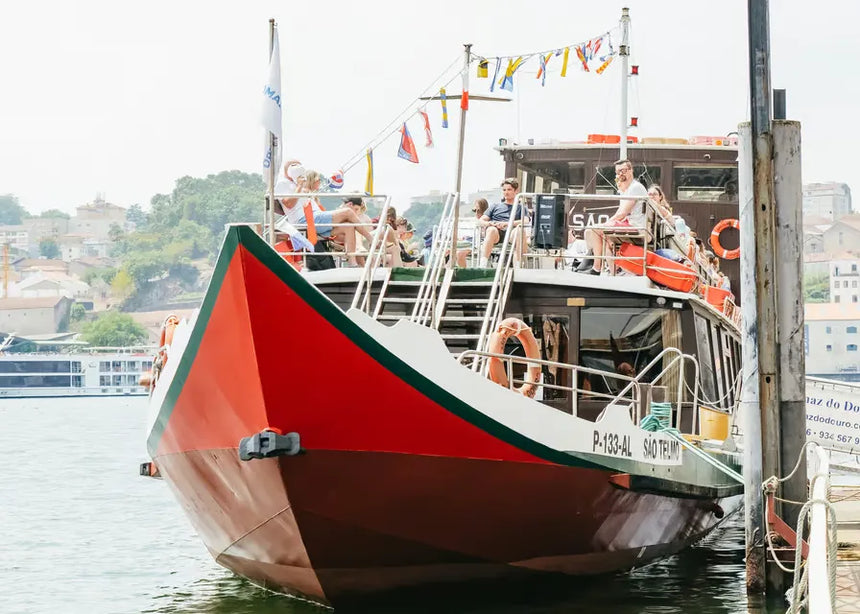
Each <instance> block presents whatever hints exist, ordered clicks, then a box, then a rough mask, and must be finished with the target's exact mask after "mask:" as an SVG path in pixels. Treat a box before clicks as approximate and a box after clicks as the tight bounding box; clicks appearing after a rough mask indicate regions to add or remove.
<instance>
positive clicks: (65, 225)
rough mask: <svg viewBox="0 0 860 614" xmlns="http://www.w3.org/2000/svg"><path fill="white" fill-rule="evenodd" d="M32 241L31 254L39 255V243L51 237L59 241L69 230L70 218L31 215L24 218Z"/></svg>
mask: <svg viewBox="0 0 860 614" xmlns="http://www.w3.org/2000/svg"><path fill="white" fill-rule="evenodd" d="M23 225H24V228H26V229H27V234H28V235H29V242H30V255H31V256H38V255H39V244H40V243H41V242H42V241H45V240H47V239H51V240H54V241H57V240H58V239H59V237H60V236H61V235H64V234H66V233H68V232H69V220H68V219H66V218H62V217H30V218H27V219H26V220H24V224H23Z"/></svg>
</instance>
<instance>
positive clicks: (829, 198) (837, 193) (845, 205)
mask: <svg viewBox="0 0 860 614" xmlns="http://www.w3.org/2000/svg"><path fill="white" fill-rule="evenodd" d="M851 212H852V209H851V189H850V188H849V187H848V184H845V183H836V182H829V183H807V184H806V185H804V186H803V215H805V216H806V215H816V216H821V217H824V218H827V219H829V220H836V219H839V218H840V217H842V216H843V215H849V214H850V213H851Z"/></svg>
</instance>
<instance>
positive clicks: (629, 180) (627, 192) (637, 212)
mask: <svg viewBox="0 0 860 614" xmlns="http://www.w3.org/2000/svg"><path fill="white" fill-rule="evenodd" d="M615 184H616V185H617V186H618V193H619V194H620V195H621V196H648V190H646V189H645V186H643V185H642V184H641V183H639V182H638V181H636V179H635V178H634V177H633V163H632V162H630V160H619V161H618V162H616V163H615ZM644 205H645V203H644V202H643V201H640V200H636V199H633V198H622V199H621V200H620V201H619V202H618V209H617V210H616V211H615V214H614V215H613V216H612V217H611V218H609V222H607V224H606V226H620V227H631V228H645V227H646V226H647V222H648V220H647V216H646V213H645V207H644ZM585 242H586V243H588V248H589V250H590V252H591V254H592V256H593V257H592V258H586V259H584V260H583V261H582V264H580V265H579V267H578V268H577V271H579V272H581V273H586V274H591V275H600V273H601V271H602V270H603V254H604V251H605V249H606V242H605V240H604V236H603V233H602V232H601V231H599V230H595V229H594V228H587V229H586V230H585Z"/></svg>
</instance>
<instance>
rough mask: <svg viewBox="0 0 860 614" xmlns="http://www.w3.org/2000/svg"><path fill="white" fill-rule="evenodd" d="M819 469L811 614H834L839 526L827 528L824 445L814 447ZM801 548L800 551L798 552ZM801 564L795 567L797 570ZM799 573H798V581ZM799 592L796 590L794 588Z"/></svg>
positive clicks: (813, 502)
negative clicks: (827, 613)
mask: <svg viewBox="0 0 860 614" xmlns="http://www.w3.org/2000/svg"><path fill="white" fill-rule="evenodd" d="M814 451H815V458H816V460H817V461H818V462H817V464H818V470H817V471H816V472H815V475H813V476H812V477H811V478H810V482H811V485H812V488H811V489H810V490H811V493H810V501H809V503H808V504H807V505H809V506H810V508H811V509H810V512H809V515H810V522H809V557H808V558H807V559H806V566H807V568H808V572H807V573H808V578H809V581H808V586H809V603H808V606H809V608H808V609H809V612H810V614H815V613H817V612H832V611H833V605H834V601H835V573H836V570H835V569H834V568H833V567H834V566H835V565H836V552H835V548H834V547H832V546H833V545H834V544H836V543H837V540H836V526H835V524H834V525H833V526H830V527H828V519H829V518H828V516H829V515H834V514H832V508H831V507H830V453H829V452H828V450H826V449H825V448H824V447H823V446H814ZM799 550H800V548H798V551H799ZM798 567H800V565H796V568H798ZM796 577H797V571H795V578H796ZM795 590H797V589H795Z"/></svg>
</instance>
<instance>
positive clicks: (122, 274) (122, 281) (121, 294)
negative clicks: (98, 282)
mask: <svg viewBox="0 0 860 614" xmlns="http://www.w3.org/2000/svg"><path fill="white" fill-rule="evenodd" d="M110 289H111V292H112V293H113V295H114V296H115V297H117V298H118V299H120V300H125V299H127V298H128V297H129V296H131V295H132V293H134V280H133V279H132V278H131V275H129V274H128V272H127V271H126V270H125V269H123V270H121V271H118V272H117V274H116V275H114V277H113V279H112V280H111V282H110Z"/></svg>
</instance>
